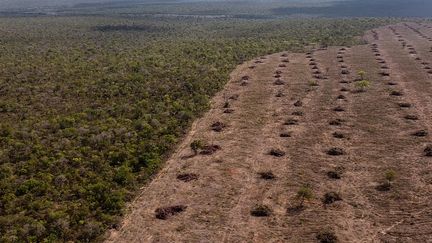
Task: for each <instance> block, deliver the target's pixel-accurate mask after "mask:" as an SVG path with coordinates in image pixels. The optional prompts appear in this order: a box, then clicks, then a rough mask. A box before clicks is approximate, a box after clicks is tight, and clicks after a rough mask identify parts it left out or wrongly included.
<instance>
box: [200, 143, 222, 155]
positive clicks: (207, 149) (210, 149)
mask: <svg viewBox="0 0 432 243" xmlns="http://www.w3.org/2000/svg"><path fill="white" fill-rule="evenodd" d="M221 149H222V148H221V147H220V146H219V145H215V144H212V145H205V146H203V147H202V151H201V152H200V154H202V155H212V154H214V153H215V152H216V151H218V150H221Z"/></svg>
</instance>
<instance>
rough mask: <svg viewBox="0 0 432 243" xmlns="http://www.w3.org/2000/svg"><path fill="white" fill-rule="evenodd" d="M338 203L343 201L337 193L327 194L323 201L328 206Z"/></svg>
mask: <svg viewBox="0 0 432 243" xmlns="http://www.w3.org/2000/svg"><path fill="white" fill-rule="evenodd" d="M337 201H342V197H341V196H340V195H339V193H337V192H327V193H326V194H325V195H324V197H323V199H322V202H323V203H324V204H327V205H328V204H332V203H334V202H337Z"/></svg>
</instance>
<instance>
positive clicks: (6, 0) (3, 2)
mask: <svg viewBox="0 0 432 243" xmlns="http://www.w3.org/2000/svg"><path fill="white" fill-rule="evenodd" d="M121 1H125V2H131V1H134V2H199V1H238V0H0V9H11V8H34V7H47V6H71V5H74V4H77V3H99V2H100V3H103V2H121ZM246 1H247V0H246ZM251 1H258V2H259V1H261V2H272V1H279V2H305V3H306V2H308V3H310V2H331V1H335V0H251ZM339 1H340V0H339ZM345 1H346V0H345Z"/></svg>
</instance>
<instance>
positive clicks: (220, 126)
mask: <svg viewBox="0 0 432 243" xmlns="http://www.w3.org/2000/svg"><path fill="white" fill-rule="evenodd" d="M225 127H226V125H225V124H224V123H222V122H215V123H213V124H212V125H211V129H212V130H213V131H215V132H221V131H222V130H223V129H224V128H225Z"/></svg>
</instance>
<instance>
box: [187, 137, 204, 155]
mask: <svg viewBox="0 0 432 243" xmlns="http://www.w3.org/2000/svg"><path fill="white" fill-rule="evenodd" d="M203 147H204V143H203V142H202V141H201V140H194V141H193V142H192V143H191V144H190V148H191V149H192V151H193V152H194V154H195V155H197V154H198V152H199V150H200V149H202V148H203Z"/></svg>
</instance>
